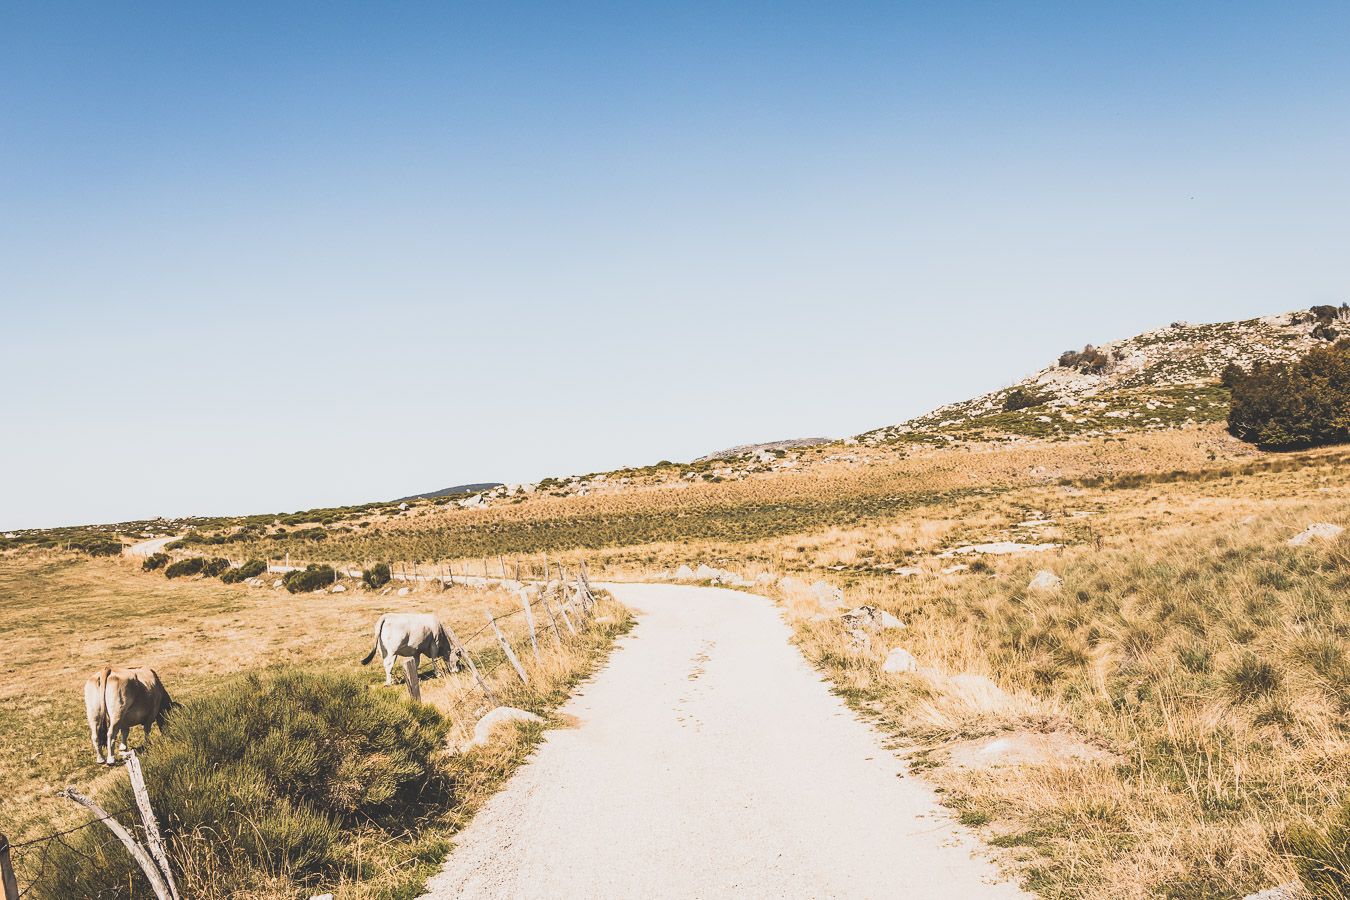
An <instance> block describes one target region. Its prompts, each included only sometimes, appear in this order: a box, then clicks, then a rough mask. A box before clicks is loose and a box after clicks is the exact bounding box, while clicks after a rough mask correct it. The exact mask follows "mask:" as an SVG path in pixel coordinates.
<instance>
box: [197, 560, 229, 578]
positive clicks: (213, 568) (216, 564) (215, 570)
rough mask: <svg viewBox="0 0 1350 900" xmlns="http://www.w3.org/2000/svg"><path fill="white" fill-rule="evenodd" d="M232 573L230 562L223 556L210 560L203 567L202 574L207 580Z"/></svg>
mask: <svg viewBox="0 0 1350 900" xmlns="http://www.w3.org/2000/svg"><path fill="white" fill-rule="evenodd" d="M228 571H230V561H229V560H228V559H226V558H225V557H223V556H217V557H215V558H213V559H208V560H207V561H206V563H205V564H204V565H203V566H202V574H203V575H205V576H206V577H207V578H216V577H218V576H220V575H224V574H225V573H226V572H228Z"/></svg>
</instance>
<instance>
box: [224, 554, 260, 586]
mask: <svg viewBox="0 0 1350 900" xmlns="http://www.w3.org/2000/svg"><path fill="white" fill-rule="evenodd" d="M266 571H267V563H265V562H263V561H262V560H261V559H250V560H248V561H247V562H245V563H244V564H243V565H242V566H240V567H239V568H237V569H229V570H228V571H226V572H225V573H224V574H222V575H221V576H220V580H221V581H223V582H225V583H226V584H235V583H237V582H240V581H247V580H248V579H250V578H257V577H258V576H259V575H261V574H262V573H264V572H266Z"/></svg>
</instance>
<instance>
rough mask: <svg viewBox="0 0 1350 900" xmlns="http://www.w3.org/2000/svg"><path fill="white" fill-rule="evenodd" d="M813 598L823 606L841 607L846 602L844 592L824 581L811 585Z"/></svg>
mask: <svg viewBox="0 0 1350 900" xmlns="http://www.w3.org/2000/svg"><path fill="white" fill-rule="evenodd" d="M811 596H812V597H815V598H816V602H817V603H819V604H820V605H821V606H839V605H841V604H843V602H844V592H843V591H842V590H840V589H839V588H837V587H835V586H834V585H832V584H830V583H829V582H828V581H823V580H822V581H817V582H816V583H815V584H813V585H811Z"/></svg>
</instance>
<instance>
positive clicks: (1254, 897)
mask: <svg viewBox="0 0 1350 900" xmlns="http://www.w3.org/2000/svg"><path fill="white" fill-rule="evenodd" d="M1306 896H1308V895H1307V894H1305V893H1304V892H1303V885H1301V884H1300V883H1299V882H1297V881H1288V882H1285V883H1284V884H1279V885H1276V886H1275V887H1271V888H1266V889H1265V890H1264V891H1257V892H1256V893H1255V894H1248V895H1247V896H1246V897H1244V898H1242V900H1300V898H1302V897H1306Z"/></svg>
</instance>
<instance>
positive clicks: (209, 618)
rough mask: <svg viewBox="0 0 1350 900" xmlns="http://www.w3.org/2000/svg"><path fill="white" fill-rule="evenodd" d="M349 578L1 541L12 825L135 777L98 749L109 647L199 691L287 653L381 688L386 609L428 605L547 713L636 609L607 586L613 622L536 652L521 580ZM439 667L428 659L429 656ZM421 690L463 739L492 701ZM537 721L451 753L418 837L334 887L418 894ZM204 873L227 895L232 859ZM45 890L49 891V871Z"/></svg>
mask: <svg viewBox="0 0 1350 900" xmlns="http://www.w3.org/2000/svg"><path fill="white" fill-rule="evenodd" d="M269 584H270V582H269ZM348 584H349V585H350V589H349V590H348V591H347V592H345V593H340V594H331V593H324V592H321V593H316V594H296V595H292V594H289V593H287V592H285V591H283V590H279V589H272V588H270V587H263V588H257V587H248V586H246V585H225V584H222V583H221V582H220V581H219V580H217V579H192V578H188V579H176V580H168V579H166V578H164V577H163V576H162V575H161V574H159V573H147V572H142V571H140V565H139V562H138V561H130V560H124V559H120V558H105V559H90V558H88V557H86V556H83V555H78V554H67V553H62V552H58V551H26V552H19V553H10V554H7V555H5V556H3V557H0V640H3V642H4V644H5V646H6V647H7V649H8V652H7V653H6V654H5V658H4V662H3V663H0V795H3V796H4V797H5V798H6V801H5V804H4V818H5V823H4V828H5V829H6V830H7V832H8V833H9V835H10V837H11V839H12V840H13V841H14V842H16V843H20V842H22V841H24V840H25V839H27V838H31V837H35V836H39V835H45V834H48V833H51V832H54V831H57V830H60V829H63V828H66V827H70V826H71V825H72V824H78V823H80V822H82V821H84V820H86V819H87V818H88V817H87V815H86V814H84V813H83V811H81V810H79V809H78V808H76V807H75V806H74V804H72V803H70V802H69V801H67V800H63V799H60V798H58V797H56V796H55V792H56V791H57V790H58V789H60V788H61V787H63V786H65V785H68V784H71V785H78V786H81V787H82V788H88V789H90V790H92V791H94V792H100V791H102V790H104V789H106V788H108V787H110V786H111V783H112V781H113V780H115V779H119V778H123V777H124V776H123V775H122V774H121V773H120V770H118V771H116V772H111V773H110V772H107V771H104V770H103V769H102V768H101V767H99V766H96V765H95V764H94V757H93V750H92V747H91V746H90V743H89V732H88V728H87V726H86V725H85V721H84V709H83V699H82V696H81V688H82V685H83V683H84V680H85V679H86V678H87V677H88V676H89V674H90V673H91V672H92V671H93V670H94V669H95V668H96V667H99V666H101V665H104V664H106V663H114V664H125V665H131V664H145V665H150V666H152V667H154V668H155V669H156V670H157V671H158V672H159V673H160V675H161V677H162V678H163V679H164V681H165V683H166V685H167V686H168V687H169V689H170V691H171V692H172V693H173V695H174V697H175V699H176V700H178V701H180V702H182V701H186V702H187V703H189V704H190V703H191V702H192V700H193V697H194V696H195V695H197V694H199V693H201V692H202V691H204V690H206V689H208V688H210V687H212V686H213V685H216V684H218V683H220V682H221V680H222V679H224V678H225V677H227V676H236V675H238V674H240V673H246V672H258V671H264V670H267V669H268V668H269V667H275V666H276V665H278V664H290V665H292V666H294V667H297V668H299V669H304V670H316V671H323V670H346V671H359V672H362V673H364V674H363V677H364V678H366V679H367V680H368V681H369V682H370V684H371V689H372V690H375V691H388V692H392V693H393V694H394V695H396V696H402V695H404V693H405V689H404V687H403V685H402V683H401V679H402V673H401V670H399V669H396V678H397V679H398V680H399V683H398V684H397V685H396V686H395V687H385V686H384V685H383V684H382V682H383V670H382V669H381V668H380V665H379V663H378V660H377V661H376V662H374V663H372V664H371V665H370V666H369V667H368V668H366V669H361V667H360V666H359V661H360V659H361V658H362V657H364V656H365V655H366V653H367V652H369V650H370V647H371V644H372V640H373V625H374V622H375V620H376V618H377V617H378V616H379V615H380V614H381V613H384V612H388V611H396V610H407V609H420V610H427V611H434V612H437V613H438V614H439V615H440V616H441V617H442V618H443V620H444V621H446V622H447V624H449V625H450V626H451V627H452V628H454V629H455V630H456V631H457V632H458V633H459V635H460V636H461V637H462V638H464V639H465V640H466V642H467V643H468V644H469V646H470V648H471V650H472V651H473V652H474V656H475V658H476V659H477V660H478V663H479V665H480V666H481V667H482V668H483V669H484V671H487V672H490V674H488V676H487V677H488V680H489V682H490V683H491V684H492V685H493V687H494V690H495V691H496V692H497V693H498V695H499V698H500V699H501V701H502V702H503V703H506V704H508V705H514V706H518V707H522V708H526V709H530V710H533V711H536V712H539V713H541V714H545V715H548V714H549V713H550V711H551V710H553V709H555V708H556V707H557V706H558V705H559V704H560V703H561V702H562V700H564V699H565V698H566V696H567V695H568V693H569V692H570V690H571V688H572V686H573V685H574V684H575V683H576V682H577V681H578V680H579V679H580V678H582V677H584V676H585V674H586V673H587V672H589V671H591V670H592V669H593V668H594V667H595V666H596V665H597V664H598V663H599V661H600V660H601V659H603V656H604V654H605V653H606V652H607V650H608V648H609V647H610V646H611V644H612V642H613V639H614V638H615V636H616V635H618V634H619V633H621V632H622V631H624V630H626V629H627V627H628V625H629V623H630V619H629V617H628V614H627V612H626V610H624V609H623V608H622V607H619V606H617V604H614V603H612V601H608V600H602V605H601V608H600V610H599V614H600V616H602V617H605V618H607V619H608V621H607V622H601V623H600V624H598V625H596V626H594V627H592V628H591V629H590V630H589V631H588V632H585V633H584V634H583V635H582V636H581V637H579V638H571V637H567V636H566V635H565V638H566V648H565V650H562V651H559V650H555V649H554V646H553V644H552V642H551V639H545V638H544V635H542V634H541V635H540V637H541V649H542V651H543V655H542V659H541V660H540V661H539V662H536V661H534V660H533V658H532V656H531V654H529V653H528V652H527V651H526V650H525V648H527V647H528V646H529V644H528V639H527V638H526V637H525V634H524V624H523V616H521V615H516V614H515V613H516V612H517V611H518V610H519V609H520V602H519V599H518V598H517V597H516V595H515V594H514V593H509V592H506V591H503V590H500V589H481V588H468V587H455V588H452V589H450V590H447V591H441V590H440V589H439V588H438V587H436V586H432V585H418V586H416V587H415V588H414V589H413V593H412V594H411V595H410V596H403V597H400V596H397V595H396V593H395V592H394V588H395V587H397V586H394V587H390V588H386V589H384V590H383V591H381V592H378V593H375V592H366V591H363V590H360V589H359V586H358V585H359V583H352V582H348ZM485 608H490V609H491V610H492V611H493V612H494V613H495V614H499V615H500V614H512V615H511V618H509V619H505V620H503V622H502V627H503V629H504V630H505V631H506V632H507V634H508V637H509V638H510V639H511V640H512V643H513V644H514V646H515V647H516V649H517V650H518V651H519V652H520V653H521V658H522V661H523V662H524V664H525V665H526V666H527V669H528V671H529V673H530V674H531V676H532V685H531V686H530V687H529V688H526V687H524V686H522V685H520V684H519V681H518V680H517V679H516V676H515V675H514V673H513V672H512V671H511V669H510V667H509V666H508V665H505V664H504V654H503V653H502V651H501V650H500V649H499V648H498V647H497V646H496V642H495V639H494V638H493V637H492V634H491V631H490V630H489V631H486V632H484V631H483V627H484V625H485V622H486V620H485V615H484V612H483V610H484V609H485ZM470 635H474V637H473V638H472V639H470V638H469V636H470ZM428 671H429V666H428V665H426V664H424V665H423V672H424V673H427V672H428ZM422 696H423V699H424V701H426V702H428V703H430V704H432V705H434V706H435V707H436V708H438V709H439V710H441V711H442V712H444V713H446V714H447V715H448V717H449V719H450V723H451V724H450V735H449V738H450V743H451V744H454V745H458V744H460V743H461V742H463V741H464V740H465V739H466V738H467V737H468V736H469V734H470V733H471V732H472V728H473V724H474V722H475V721H476V720H477V718H478V716H479V715H481V714H482V713H483V712H485V711H486V710H487V709H488V708H489V707H488V704H487V703H486V701H485V700H484V698H483V696H482V694H481V692H480V691H479V690H478V689H477V688H476V687H475V686H474V685H473V683H472V682H471V680H470V679H469V676H468V675H467V674H464V675H457V676H450V677H444V676H443V677H440V678H435V679H429V678H425V677H424V680H423V681H422ZM540 733H541V730H540V729H538V728H531V729H522V735H521V739H519V740H507V741H500V742H496V743H494V744H492V745H490V746H489V747H487V748H483V749H479V750H475V751H473V752H472V753H468V754H463V755H457V756H453V757H447V758H446V759H445V761H444V764H445V765H446V767H447V771H448V773H449V776H450V777H451V778H452V779H453V782H454V785H455V791H454V803H453V804H452V805H451V806H450V807H449V808H447V809H444V810H442V811H441V814H440V815H439V816H438V817H437V818H436V820H435V821H434V822H432V823H431V827H428V828H424V829H422V830H420V831H419V833H418V835H417V836H416V839H413V838H412V836H409V840H407V841H406V842H403V843H402V844H399V845H392V846H389V845H386V844H387V843H388V842H387V841H386V842H385V844H381V845H378V846H376V845H372V846H371V847H370V848H369V849H368V851H367V852H366V854H365V856H366V863H365V870H366V875H365V877H362V878H361V879H359V880H347V879H344V880H343V881H342V882H341V883H338V884H328V885H325V886H324V888H325V890H334V889H336V891H337V895H338V896H339V897H345V898H355V897H387V896H406V895H407V892H408V891H409V890H410V889H411V887H410V886H415V885H416V884H417V883H420V879H421V878H422V877H425V875H427V874H429V872H430V871H434V868H435V865H436V864H437V863H438V861H439V859H440V857H441V855H443V853H444V852H445V849H446V847H447V846H448V845H447V841H446V839H447V838H448V836H449V835H450V834H452V833H453V832H454V831H455V830H457V828H458V827H460V826H462V824H463V823H464V822H466V821H467V819H468V818H469V817H470V816H472V814H473V812H474V811H475V810H476V809H477V807H478V805H480V804H481V803H482V802H483V800H484V799H485V798H486V797H487V796H488V795H490V793H491V792H492V791H493V790H494V789H495V787H496V786H497V785H498V784H499V783H500V782H501V781H502V780H503V779H504V778H505V776H506V775H507V774H509V772H510V771H511V770H512V769H513V768H514V766H515V765H517V764H519V762H521V761H522V760H523V759H524V758H526V757H527V756H528V753H529V750H530V747H531V746H533V743H534V741H535V740H537V739H538V737H539V735H540ZM139 734H140V731H139V729H137V730H136V732H135V734H134V735H133V739H132V746H137V745H138V744H139V740H140V737H139ZM151 753H152V754H153V740H152V748H151ZM42 864H43V860H42V858H41V855H40V853H39V852H38V849H37V848H35V849H34V850H33V851H32V852H28V851H19V852H18V853H17V866H18V869H19V874H20V880H21V883H26V882H27V881H28V880H29V879H31V878H34V877H36V876H37V875H38V874H40V871H41V868H42ZM199 875H200V876H201V877H203V878H206V879H207V880H208V884H207V885H206V886H205V887H203V885H201V884H199V885H198V888H199V891H200V892H199V893H198V895H200V896H226V895H227V893H226V892H224V891H222V890H220V889H219V884H217V883H214V882H211V879H214V878H219V877H221V875H222V873H218V872H217V873H210V872H207V873H199ZM232 890H236V891H237V892H236V893H232V894H229V895H232V896H241V897H242V896H249V897H291V896H297V895H299V894H301V893H303V891H302V890H301V889H300V887H299V886H297V885H296V884H294V883H292V882H291V881H290V880H289V879H288V878H286V877H284V874H283V875H279V876H278V877H277V878H275V879H274V880H273V881H272V882H271V883H269V884H265V885H261V886H259V885H256V884H255V885H252V886H251V887H250V888H249V889H248V890H240V889H238V888H234V889H232ZM35 894H36V895H38V896H47V894H45V893H43V889H42V886H41V883H40V882H39V886H38V887H37V889H36V891H35ZM303 895H304V896H308V894H307V893H305V894H303Z"/></svg>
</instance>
